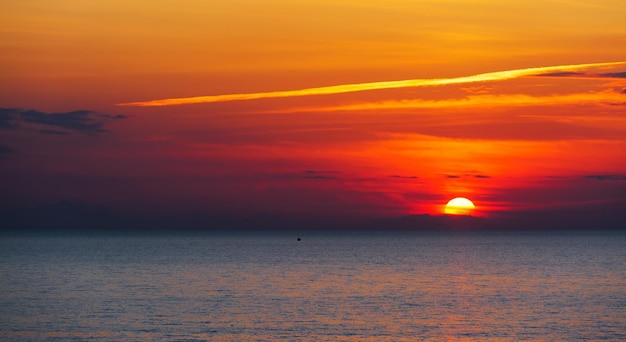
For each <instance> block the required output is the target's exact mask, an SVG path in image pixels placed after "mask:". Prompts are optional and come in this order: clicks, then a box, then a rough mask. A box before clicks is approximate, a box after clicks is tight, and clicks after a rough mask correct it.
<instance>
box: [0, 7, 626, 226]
mask: <svg viewBox="0 0 626 342" xmlns="http://www.w3.org/2000/svg"><path fill="white" fill-rule="evenodd" d="M625 17H626V5H624V4H623V1H618V0H593V1H592V0H542V1H535V0H525V1H521V0H520V1H518V0H511V1H490V0H438V1H434V0H433V1H409V0H389V1H385V2H381V1H368V0H359V1H355V0H333V1H330V0H315V1H312V0H289V1H287V0H267V1H252V0H232V1H200V0H181V1H169V0H151V1H144V0H136V1H119V0H109V1H84V0H59V1H53V2H50V1H42V0H22V1H19V2H17V1H0V182H1V183H0V186H1V187H0V190H1V192H0V193H1V196H0V206H2V210H1V211H2V213H3V215H4V217H5V224H6V223H9V225H13V226H15V227H27V226H31V225H37V224H44V223H45V224H50V221H55V220H56V221H58V222H65V223H67V222H79V224H80V225H86V224H89V223H93V224H96V223H97V224H99V225H103V226H114V225H116V224H120V225H121V224H122V223H121V222H122V221H124V222H125V223H124V224H125V225H127V226H132V225H133V224H136V225H141V224H143V225H146V226H149V225H150V224H155V222H160V223H161V224H163V225H172V226H175V227H186V225H187V226H192V225H196V226H202V227H212V226H213V225H219V224H222V225H226V226H246V227H252V228H254V227H255V226H260V225H261V223H260V222H264V223H263V224H264V225H268V226H271V225H272V224H275V225H278V226H281V225H282V226H288V225H291V226H298V225H301V224H302V222H305V221H306V222H309V223H310V225H312V226H315V225H318V226H319V225H324V226H332V225H333V222H335V223H336V222H346V221H350V222H353V221H354V220H357V219H358V220H365V219H367V220H370V222H377V223H378V224H380V225H381V226H390V225H393V224H400V223H399V222H400V221H398V219H399V218H403V217H404V218H406V217H412V218H413V219H411V220H408V221H406V220H405V221H402V222H403V223H402V224H403V225H406V226H407V227H408V228H411V227H413V226H415V227H417V228H416V229H418V228H421V227H424V226H425V225H433V224H434V225H437V224H441V225H445V224H449V221H450V218H449V217H447V216H446V215H444V207H445V204H446V203H447V202H448V201H449V200H450V199H452V198H454V197H466V198H469V199H471V200H472V201H473V202H474V204H475V206H476V209H475V210H473V211H472V212H471V216H472V217H471V219H472V221H471V222H480V223H479V224H478V225H483V226H484V225H487V226H489V227H492V228H502V229H505V228H507V227H521V228H524V227H527V228H533V227H542V228H543V227H546V228H551V227H552V228H568V227H570V226H582V225H585V226H596V225H597V226H599V227H624V226H626V224H624V223H626V214H625V213H626V26H625V25H624V24H623V18H625ZM7 217H8V218H7ZM33 217H35V219H34V218H33ZM37 218H38V219H37ZM121 218H124V220H122V219H121ZM131 218H132V219H131ZM226 218H227V219H226ZM438 218H440V220H439V221H437V219H438ZM433 219H434V220H435V221H433ZM468 219H470V218H468ZM116 220H117V221H116ZM351 220H352V221H351ZM385 220H386V221H385ZM394 220H395V221H394ZM456 220H457V219H456V218H454V219H453V221H455V222H456ZM476 220H477V221H476ZM42 222H43V223H42ZM129 222H130V223H129ZM133 222H134V223H133ZM140 222H142V223H140ZM146 222H151V223H146ZM163 222H167V223H163ZM242 222H244V223H242ZM312 222H313V223H315V224H313V223H312ZM433 222H435V223H433ZM65 223H64V224H65ZM67 224H69V223H67ZM77 224H78V223H77ZM454 224H457V223H454ZM472 225H473V223H472ZM462 227H465V226H462ZM589 228H593V227H589Z"/></svg>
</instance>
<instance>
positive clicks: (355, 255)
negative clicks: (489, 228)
mask: <svg viewBox="0 0 626 342" xmlns="http://www.w3.org/2000/svg"><path fill="white" fill-rule="evenodd" d="M297 237H301V241H299V242H298V241H297V240H296V238H297ZM625 317H626V234H624V233H621V232H596V233H593V232H552V233H512V232H510V233H484V232H481V233H440V234H435V233H413V234H411V233H400V232H393V233H386V234H374V233H372V232H368V233H363V232H356V231H355V232H342V233H328V232H326V233H302V232H299V233H295V232H275V233H256V234H251V233H247V234H244V233H239V234H230V235H229V234H218V233H189V232H188V233H177V234H176V233H159V234H148V233H133V234H122V233H108V234H105V233H99V234H91V235H89V234H79V233H64V234H59V235H56V236H55V235H54V234H34V235H26V234H22V235H19V234H12V235H11V234H4V235H3V236H2V237H1V238H0V340H3V341H33V340H50V341H53V340H59V341H68V340H76V341H84V340H90V341H92V340H107V341H108V340H116V341H119V340H124V341H146V340H184V341H195V340H199V341H248V340H260V341H274V340H291V341H296V340H297V341H307V340H309V341H319V340H333V341H336V340H341V341H353V340H354V341H364V340H368V341H369V340H371V341H386V340H388V341H403V340H406V341H414V340H416V339H419V340H485V339H487V340H507V341H517V340H551V341H556V340H559V341H565V340H569V341H571V340H584V339H589V340H615V341H616V340H626V318H625Z"/></svg>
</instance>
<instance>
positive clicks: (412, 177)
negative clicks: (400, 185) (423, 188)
mask: <svg viewBox="0 0 626 342" xmlns="http://www.w3.org/2000/svg"><path fill="white" fill-rule="evenodd" d="M389 177H390V178H400V179H418V178H419V177H417V176H400V175H391V176H389Z"/></svg>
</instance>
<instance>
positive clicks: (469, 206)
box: [443, 197, 476, 215]
mask: <svg viewBox="0 0 626 342" xmlns="http://www.w3.org/2000/svg"><path fill="white" fill-rule="evenodd" d="M475 208H476V207H475V206H474V203H472V201H470V200H468V199H467V198H465V197H456V198H453V199H451V200H450V201H449V202H448V204H446V207H445V209H444V211H443V212H444V213H445V214H446V215H470V214H471V213H472V211H473V210H474V209H475Z"/></svg>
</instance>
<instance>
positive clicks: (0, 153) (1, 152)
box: [0, 145, 13, 160]
mask: <svg viewBox="0 0 626 342" xmlns="http://www.w3.org/2000/svg"><path fill="white" fill-rule="evenodd" d="M11 152H13V149H11V148H9V147H6V146H2V145H0V160H3V159H6V158H7V156H8V155H9V153H11Z"/></svg>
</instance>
